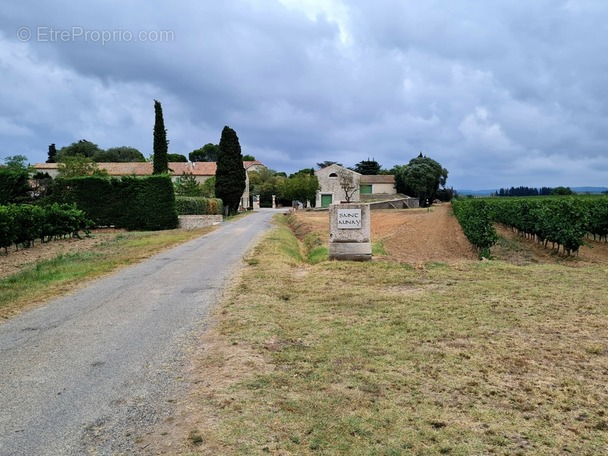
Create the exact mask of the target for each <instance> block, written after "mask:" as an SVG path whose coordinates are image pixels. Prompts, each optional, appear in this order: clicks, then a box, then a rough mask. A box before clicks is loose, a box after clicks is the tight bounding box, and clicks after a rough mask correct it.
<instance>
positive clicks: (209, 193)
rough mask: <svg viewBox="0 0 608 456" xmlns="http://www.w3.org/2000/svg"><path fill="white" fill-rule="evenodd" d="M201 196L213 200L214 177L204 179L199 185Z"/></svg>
mask: <svg viewBox="0 0 608 456" xmlns="http://www.w3.org/2000/svg"><path fill="white" fill-rule="evenodd" d="M201 196H204V197H205V198H215V176H213V177H210V178H209V179H206V180H205V182H203V183H202V184H201Z"/></svg>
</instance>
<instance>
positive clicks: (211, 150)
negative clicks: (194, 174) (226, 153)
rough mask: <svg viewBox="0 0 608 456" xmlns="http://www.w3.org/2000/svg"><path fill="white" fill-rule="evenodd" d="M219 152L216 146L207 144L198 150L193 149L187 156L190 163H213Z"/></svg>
mask: <svg viewBox="0 0 608 456" xmlns="http://www.w3.org/2000/svg"><path fill="white" fill-rule="evenodd" d="M219 152H220V146H219V145H218V144H212V143H208V144H205V145H204V146H203V147H201V148H200V149H195V150H193V151H192V152H190V154H189V155H188V158H189V159H190V161H191V162H214V161H217V156H218V154H219Z"/></svg>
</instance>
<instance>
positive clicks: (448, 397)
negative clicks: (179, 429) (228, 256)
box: [191, 223, 608, 455]
mask: <svg viewBox="0 0 608 456" xmlns="http://www.w3.org/2000/svg"><path fill="white" fill-rule="evenodd" d="M303 250H304V251H305V250H306V249H305V248H304V247H303V246H302V245H301V243H300V244H299V243H298V241H297V240H296V239H295V237H294V236H293V233H292V231H291V230H290V229H289V227H288V225H287V224H286V223H279V225H278V226H277V228H276V229H275V230H274V231H273V232H272V233H271V234H270V235H269V236H268V237H267V238H266V239H265V240H264V241H263V243H262V244H261V245H259V246H258V248H257V249H256V250H255V252H254V253H253V258H255V259H256V263H255V265H253V266H250V267H247V269H246V270H245V271H244V273H243V274H242V277H241V278H240V279H239V281H238V283H236V284H235V286H234V289H233V290H232V291H231V292H229V293H228V294H227V295H226V297H225V301H224V303H223V304H222V305H221V307H220V308H219V309H218V313H217V315H218V320H219V321H218V323H217V327H216V329H215V331H216V332H215V335H214V337H216V339H215V342H214V343H215V348H214V349H210V350H209V352H207V351H205V353H206V354H203V355H202V360H201V361H200V363H201V364H200V367H201V373H202V374H201V375H203V376H206V375H208V374H209V375H210V374H211V373H213V375H214V377H213V378H217V379H226V380H225V381H223V382H220V383H218V384H214V385H212V386H210V387H208V388H203V387H201V390H200V395H201V396H200V398H199V400H198V402H197V403H196V404H191V406H192V407H191V413H195V411H196V407H198V408H199V410H198V413H199V414H200V419H201V420H202V421H203V422H205V420H207V421H206V422H207V423H208V426H206V427H205V429H204V430H202V431H201V437H202V439H203V444H202V445H201V447H200V448H198V449H193V450H192V451H195V454H212V453H221V454H243V455H245V454H247V455H249V454H267V453H271V454H348V455H409V454H416V455H427V454H431V455H432V454H452V455H470V454H503V455H510V454H590V455H591V454H608V415H607V414H606V413H607V412H606V407H605V404H606V403H608V390H607V389H606V381H607V378H606V372H608V356H607V349H608V336H607V334H606V327H607V326H608V290H607V287H606V281H605V277H606V274H607V273H608V270H607V269H606V268H605V267H599V266H596V267H577V268H572V267H565V266H560V265H528V266H516V265H512V264H508V263H504V262H499V261H484V262H474V261H472V262H470V263H464V264H460V265H458V266H450V265H447V264H444V263H429V264H427V265H425V267H424V269H416V268H413V267H411V266H409V265H404V264H397V263H390V262H384V261H373V262H369V263H356V262H330V261H320V262H317V263H315V264H312V265H311V264H308V263H307V262H306V261H305V260H304V259H303V258H305V257H303V256H302V254H301V252H302V251H303ZM209 344H211V342H209ZM211 353H213V354H211ZM239 360H244V361H242V362H239ZM248 363H250V364H248ZM235 366H239V367H240V370H239V368H236V369H235ZM243 366H245V367H243ZM247 366H249V367H250V368H247ZM197 451H198V453H196V452H197Z"/></svg>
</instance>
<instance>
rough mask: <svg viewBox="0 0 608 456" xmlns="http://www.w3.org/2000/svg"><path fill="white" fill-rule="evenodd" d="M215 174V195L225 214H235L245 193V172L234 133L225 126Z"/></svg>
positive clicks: (237, 140)
mask: <svg viewBox="0 0 608 456" xmlns="http://www.w3.org/2000/svg"><path fill="white" fill-rule="evenodd" d="M219 146H220V153H219V155H218V157H217V171H216V172H215V195H216V196H217V198H220V199H221V200H222V202H223V203H224V210H225V211H226V213H227V214H235V213H236V212H237V210H238V208H239V203H240V201H241V197H242V196H243V192H244V191H245V182H246V179H247V174H246V173H247V171H245V167H244V166H243V155H242V153H241V145H240V144H239V138H238V136H237V135H236V132H235V131H234V130H233V129H232V128H230V127H228V126H226V127H224V129H223V130H222V136H221V139H220V144H219Z"/></svg>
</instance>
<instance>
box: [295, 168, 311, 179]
mask: <svg viewBox="0 0 608 456" xmlns="http://www.w3.org/2000/svg"><path fill="white" fill-rule="evenodd" d="M300 174H303V175H308V176H314V175H315V169H314V168H304V169H301V170H299V171H296V172H295V173H293V174H290V175H289V178H290V179H291V178H292V177H296V176H299V175H300Z"/></svg>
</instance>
